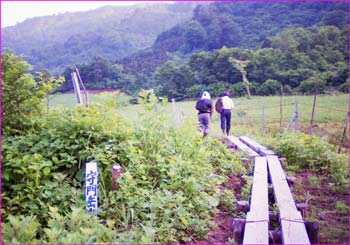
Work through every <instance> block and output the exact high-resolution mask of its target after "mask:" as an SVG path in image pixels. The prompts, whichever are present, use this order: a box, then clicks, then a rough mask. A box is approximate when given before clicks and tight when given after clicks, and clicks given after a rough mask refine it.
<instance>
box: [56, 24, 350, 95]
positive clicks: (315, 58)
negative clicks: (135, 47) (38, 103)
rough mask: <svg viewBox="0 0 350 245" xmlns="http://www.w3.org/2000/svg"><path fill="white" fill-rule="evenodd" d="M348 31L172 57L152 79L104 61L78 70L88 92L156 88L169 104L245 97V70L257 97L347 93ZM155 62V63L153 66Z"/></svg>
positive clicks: (283, 35) (300, 33)
mask: <svg viewBox="0 0 350 245" xmlns="http://www.w3.org/2000/svg"><path fill="white" fill-rule="evenodd" d="M348 56H349V54H348V50H347V29H346V28H345V27H344V28H342V29H339V28H338V27H336V26H322V27H312V28H307V29H306V28H302V27H299V28H289V29H286V30H284V31H282V32H280V33H278V34H277V35H275V36H271V37H268V38H266V39H265V41H264V42H263V43H262V46H261V48H258V49H256V50H253V49H243V48H228V47H225V46H224V47H222V48H220V49H216V50H213V51H198V52H193V53H191V54H190V55H188V56H186V57H173V59H171V60H168V61H166V62H165V63H164V64H162V65H160V66H158V67H157V68H155V70H154V71H153V72H151V73H150V74H147V73H146V74H145V73H142V72H140V73H131V72H130V71H128V70H127V69H126V68H125V67H124V66H123V65H122V64H114V63H112V62H110V61H108V60H106V59H103V58H101V57H96V58H95V59H94V60H93V62H91V63H89V64H83V65H80V66H79V69H80V71H81V76H82V79H83V81H85V82H86V85H87V87H89V88H91V89H94V88H115V89H121V90H123V91H125V92H127V93H129V94H134V93H136V92H137V91H138V90H139V89H141V88H145V89H147V88H153V89H154V90H155V92H156V93H157V94H159V95H161V96H166V97H168V98H179V99H184V98H194V97H196V96H197V95H198V93H199V92H200V91H202V90H204V89H205V90H209V91H211V92H212V93H213V94H214V95H215V96H217V95H218V94H219V93H220V91H222V90H228V91H230V92H231V93H232V94H233V95H234V96H244V95H246V94H247V88H246V87H245V86H244V84H243V75H242V69H240V68H239V67H237V62H245V63H246V66H245V67H244V69H243V71H244V72H245V73H246V78H247V80H248V81H249V88H250V91H251V94H252V95H275V94H279V93H281V89H282V90H283V92H284V93H285V94H291V93H293V92H300V93H304V94H310V93H313V91H314V90H315V89H317V90H318V92H321V93H322V92H325V91H327V90H339V91H342V92H346V91H347V83H346V79H347V77H348V70H347V57H348ZM149 62H151V61H149ZM70 71H71V70H70V69H67V70H66V71H65V73H64V75H65V78H66V81H68V82H66V84H65V85H64V86H63V87H61V90H62V91H64V90H65V89H68V88H69V87H70V86H71V85H70V83H69V81H70Z"/></svg>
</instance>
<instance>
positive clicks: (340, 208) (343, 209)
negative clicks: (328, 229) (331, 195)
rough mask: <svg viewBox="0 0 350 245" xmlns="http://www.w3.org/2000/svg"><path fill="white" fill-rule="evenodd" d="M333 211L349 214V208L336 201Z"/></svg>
mask: <svg viewBox="0 0 350 245" xmlns="http://www.w3.org/2000/svg"><path fill="white" fill-rule="evenodd" d="M335 209H336V210H337V211H338V212H341V213H343V214H347V213H348V212H349V206H348V205H346V204H345V203H343V202H340V201H338V202H337V203H336V204H335Z"/></svg>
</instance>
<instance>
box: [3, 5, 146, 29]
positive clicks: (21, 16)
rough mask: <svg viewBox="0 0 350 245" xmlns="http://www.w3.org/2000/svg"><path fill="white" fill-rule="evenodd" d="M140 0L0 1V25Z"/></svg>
mask: <svg viewBox="0 0 350 245" xmlns="http://www.w3.org/2000/svg"><path fill="white" fill-rule="evenodd" d="M136 3H141V1H136V2H135V1H52V2H50V1H1V27H6V26H13V25H16V24H17V23H19V22H22V21H24V20H25V19H28V18H32V17H36V16H46V15H53V14H59V13H65V12H77V11H86V10H91V9H96V8H99V7H102V6H106V5H131V4H136Z"/></svg>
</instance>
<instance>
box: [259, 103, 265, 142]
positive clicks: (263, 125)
mask: <svg viewBox="0 0 350 245" xmlns="http://www.w3.org/2000/svg"><path fill="white" fill-rule="evenodd" d="M260 134H261V135H264V134H265V106H264V105H263V106H262V113H261V129H260Z"/></svg>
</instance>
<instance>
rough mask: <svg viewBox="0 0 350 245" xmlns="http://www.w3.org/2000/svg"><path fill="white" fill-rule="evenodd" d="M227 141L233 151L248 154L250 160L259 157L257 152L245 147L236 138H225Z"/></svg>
mask: <svg viewBox="0 0 350 245" xmlns="http://www.w3.org/2000/svg"><path fill="white" fill-rule="evenodd" d="M227 140H228V142H229V144H230V145H233V147H234V149H236V150H239V151H243V152H245V153H246V154H248V156H249V157H250V158H254V157H257V156H259V154H258V153H257V152H255V151H254V150H253V149H251V148H250V147H249V146H247V145H246V144H244V143H243V142H242V141H240V140H239V138H238V137H236V136H227Z"/></svg>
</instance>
